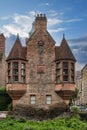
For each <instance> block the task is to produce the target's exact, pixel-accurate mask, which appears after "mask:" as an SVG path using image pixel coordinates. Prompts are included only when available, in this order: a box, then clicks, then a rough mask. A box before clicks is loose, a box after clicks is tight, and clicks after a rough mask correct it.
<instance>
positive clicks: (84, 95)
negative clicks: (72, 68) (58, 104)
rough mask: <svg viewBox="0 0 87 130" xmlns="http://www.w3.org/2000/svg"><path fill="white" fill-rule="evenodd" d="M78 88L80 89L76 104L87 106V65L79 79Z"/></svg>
mask: <svg viewBox="0 0 87 130" xmlns="http://www.w3.org/2000/svg"><path fill="white" fill-rule="evenodd" d="M76 87H77V88H78V89H79V95H78V98H77V100H76V104H82V105H86V104H87V64H86V65H85V66H84V67H83V69H82V70H81V74H80V75H79V77H77V80H76Z"/></svg>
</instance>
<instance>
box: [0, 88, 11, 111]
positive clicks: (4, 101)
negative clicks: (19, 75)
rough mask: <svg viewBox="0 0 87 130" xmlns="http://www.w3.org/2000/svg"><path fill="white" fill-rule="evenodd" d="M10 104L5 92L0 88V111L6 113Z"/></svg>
mask: <svg viewBox="0 0 87 130" xmlns="http://www.w3.org/2000/svg"><path fill="white" fill-rule="evenodd" d="M10 104H11V98H10V97H9V95H8V93H7V92H6V88H5V87H0V111H7V110H8V109H9V105H10Z"/></svg>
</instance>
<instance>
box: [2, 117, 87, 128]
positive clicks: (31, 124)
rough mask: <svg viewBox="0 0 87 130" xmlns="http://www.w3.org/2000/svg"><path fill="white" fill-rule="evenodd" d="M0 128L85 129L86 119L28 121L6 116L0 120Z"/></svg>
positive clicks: (86, 125)
mask: <svg viewBox="0 0 87 130" xmlns="http://www.w3.org/2000/svg"><path fill="white" fill-rule="evenodd" d="M0 130H87V123H86V121H81V120H80V118H79V117H78V116H77V117H72V118H59V119H57V118H56V119H54V120H48V121H29V120H25V119H24V118H21V119H13V118H12V117H7V118H6V119H4V120H1V121H0Z"/></svg>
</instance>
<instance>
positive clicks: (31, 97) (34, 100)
mask: <svg viewBox="0 0 87 130" xmlns="http://www.w3.org/2000/svg"><path fill="white" fill-rule="evenodd" d="M35 102H36V96H35V95H31V96H30V103H31V104H35Z"/></svg>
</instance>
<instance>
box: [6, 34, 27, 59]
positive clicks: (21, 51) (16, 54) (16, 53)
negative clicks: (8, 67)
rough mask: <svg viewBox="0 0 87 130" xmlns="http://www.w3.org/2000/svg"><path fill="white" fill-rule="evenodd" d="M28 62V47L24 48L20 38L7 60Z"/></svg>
mask: <svg viewBox="0 0 87 130" xmlns="http://www.w3.org/2000/svg"><path fill="white" fill-rule="evenodd" d="M19 59H20V60H26V47H22V45H21V42H20V39H19V37H18V36H17V39H16V41H15V43H14V46H13V48H12V49H11V52H10V54H9V56H8V58H7V60H19Z"/></svg>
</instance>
